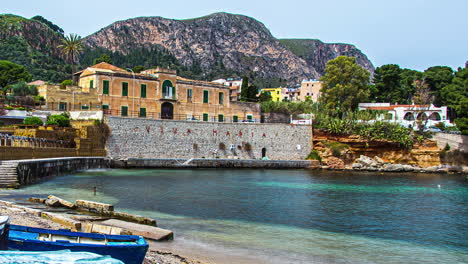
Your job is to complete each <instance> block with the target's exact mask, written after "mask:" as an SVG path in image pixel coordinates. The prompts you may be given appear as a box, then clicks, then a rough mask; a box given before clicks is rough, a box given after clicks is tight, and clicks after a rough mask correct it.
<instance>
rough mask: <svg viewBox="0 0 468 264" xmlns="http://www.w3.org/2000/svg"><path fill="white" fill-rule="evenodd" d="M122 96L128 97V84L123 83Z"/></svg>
mask: <svg viewBox="0 0 468 264" xmlns="http://www.w3.org/2000/svg"><path fill="white" fill-rule="evenodd" d="M122 96H128V83H127V82H123V83H122Z"/></svg>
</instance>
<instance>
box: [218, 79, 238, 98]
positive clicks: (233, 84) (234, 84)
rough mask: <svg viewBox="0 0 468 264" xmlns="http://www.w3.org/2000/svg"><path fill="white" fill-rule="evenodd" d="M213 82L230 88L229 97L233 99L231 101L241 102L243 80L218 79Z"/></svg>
mask: <svg viewBox="0 0 468 264" xmlns="http://www.w3.org/2000/svg"><path fill="white" fill-rule="evenodd" d="M211 82H214V83H220V84H223V85H226V86H229V97H230V98H231V101H238V100H239V96H240V94H241V88H242V78H227V79H217V80H214V81H211Z"/></svg>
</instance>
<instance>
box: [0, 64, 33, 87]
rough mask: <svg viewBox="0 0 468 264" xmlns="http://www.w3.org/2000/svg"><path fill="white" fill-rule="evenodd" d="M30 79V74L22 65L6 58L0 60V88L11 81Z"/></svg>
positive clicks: (11, 82)
mask: <svg viewBox="0 0 468 264" xmlns="http://www.w3.org/2000/svg"><path fill="white" fill-rule="evenodd" d="M30 80H31V74H29V72H27V71H26V69H25V68H24V67H23V66H21V65H18V64H15V63H13V62H9V61H6V60H1V61H0V88H7V86H9V85H11V84H13V83H17V82H20V81H26V82H27V81H30Z"/></svg>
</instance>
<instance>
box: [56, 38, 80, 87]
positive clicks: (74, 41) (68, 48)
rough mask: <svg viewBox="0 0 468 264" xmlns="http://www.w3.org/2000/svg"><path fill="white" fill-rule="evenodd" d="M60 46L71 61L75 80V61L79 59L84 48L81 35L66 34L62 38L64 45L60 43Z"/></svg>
mask: <svg viewBox="0 0 468 264" xmlns="http://www.w3.org/2000/svg"><path fill="white" fill-rule="evenodd" d="M58 48H61V49H62V53H63V54H64V55H65V57H67V59H68V60H69V62H70V63H71V66H72V80H73V74H74V73H75V63H76V61H77V59H78V55H80V52H81V51H82V50H83V43H82V42H81V37H80V36H78V35H77V34H73V33H70V35H68V36H65V38H64V39H62V45H59V46H58Z"/></svg>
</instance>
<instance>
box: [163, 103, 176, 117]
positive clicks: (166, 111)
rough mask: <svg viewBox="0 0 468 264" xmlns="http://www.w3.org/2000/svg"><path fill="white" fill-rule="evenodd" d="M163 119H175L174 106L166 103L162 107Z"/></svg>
mask: <svg viewBox="0 0 468 264" xmlns="http://www.w3.org/2000/svg"><path fill="white" fill-rule="evenodd" d="M161 118H162V119H174V105H173V104H171V103H169V102H165V103H163V104H162V105H161Z"/></svg>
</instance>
